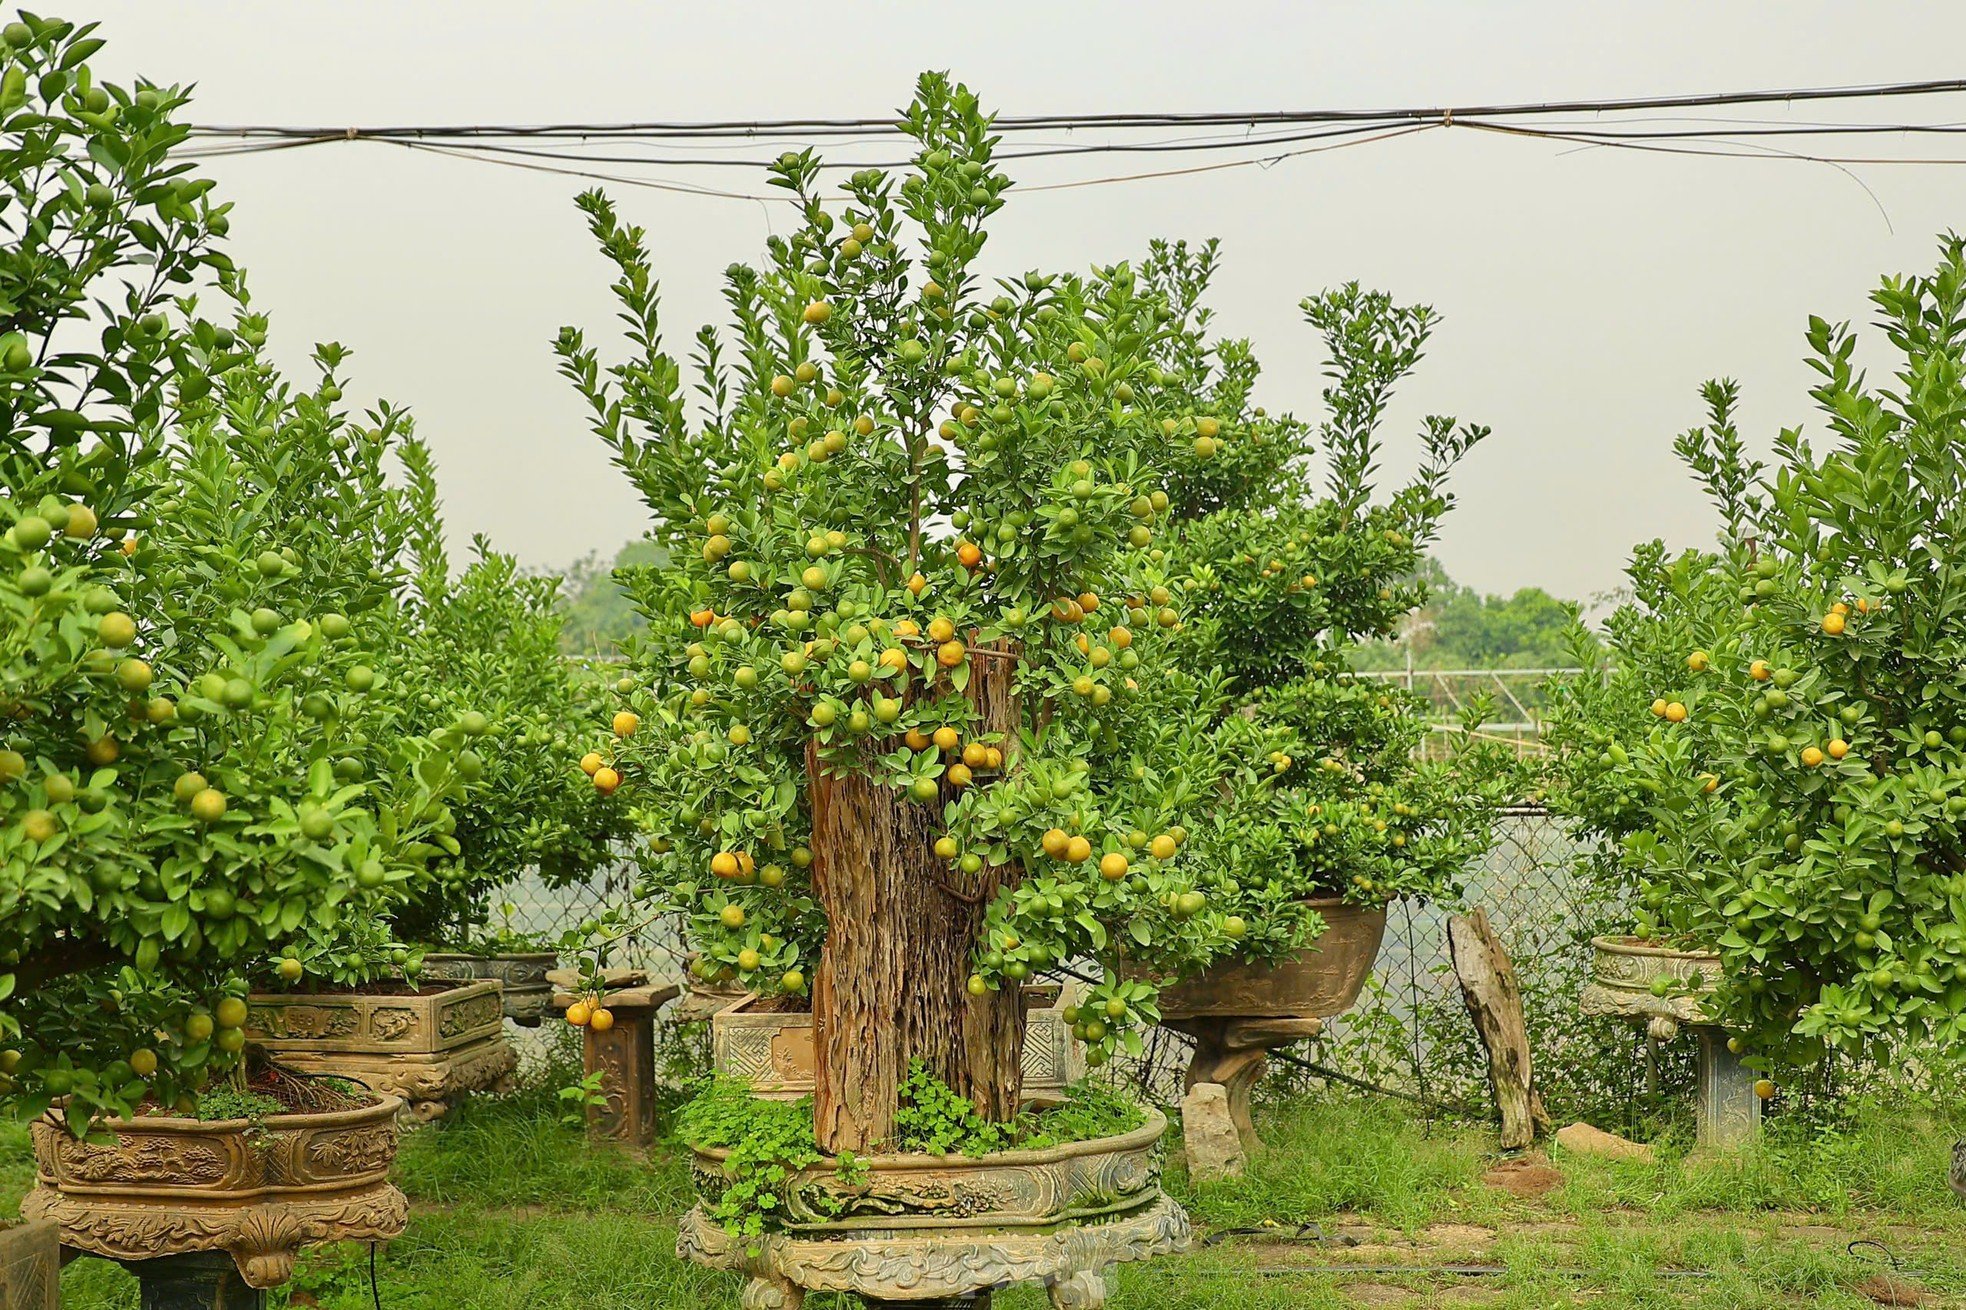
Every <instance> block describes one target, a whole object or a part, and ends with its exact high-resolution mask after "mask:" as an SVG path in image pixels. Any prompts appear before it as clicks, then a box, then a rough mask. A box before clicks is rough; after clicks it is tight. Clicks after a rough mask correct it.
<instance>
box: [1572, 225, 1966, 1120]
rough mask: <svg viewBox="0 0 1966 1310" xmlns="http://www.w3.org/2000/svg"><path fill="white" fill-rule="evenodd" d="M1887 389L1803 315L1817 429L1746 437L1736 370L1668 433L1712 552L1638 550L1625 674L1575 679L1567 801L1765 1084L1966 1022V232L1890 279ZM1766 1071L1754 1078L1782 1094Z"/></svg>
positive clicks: (1617, 636) (1957, 1030)
mask: <svg viewBox="0 0 1966 1310" xmlns="http://www.w3.org/2000/svg"><path fill="white" fill-rule="evenodd" d="M1872 301H1873V304H1874V305H1875V306H1876V309H1877V311H1878V321H1877V322H1878V328H1879V330H1880V332H1881V334H1882V336H1883V338H1884V340H1885V341H1886V342H1888V344H1889V345H1890V347H1891V349H1892V351H1893V352H1894V353H1895V355H1896V356H1897V357H1898V359H1899V361H1900V362H1899V363H1898V364H1897V366H1896V368H1895V369H1894V379H1895V383H1894V385H1893V386H1891V387H1889V388H1878V387H1875V386H1873V385H1872V384H1870V383H1869V382H1868V381H1867V380H1866V378H1865V377H1864V375H1863V374H1862V373H1860V372H1859V371H1858V370H1857V368H1856V366H1855V364H1854V362H1853V359H1852V356H1853V353H1854V350H1855V347H1856V343H1857V336H1856V334H1855V333H1853V332H1852V331H1851V330H1850V329H1849V328H1848V327H1843V326H1833V325H1832V324H1830V323H1829V322H1827V321H1825V320H1822V319H1812V320H1811V321H1810V324H1809V330H1808V344H1809V352H1810V354H1809V363H1810V366H1811V368H1812V369H1813V370H1814V371H1815V372H1816V374H1817V375H1818V378H1819V380H1818V383H1817V385H1816V387H1815V388H1814V389H1813V390H1812V392H1811V395H1812V397H1813V398H1814V399H1815V400H1816V402H1817V404H1818V406H1819V407H1820V408H1821V410H1822V412H1823V414H1824V416H1825V420H1826V424H1827V431H1826V432H1825V433H1824V434H1823V435H1822V436H1821V437H1820V438H1817V439H1815V440H1809V439H1805V438H1804V436H1803V434H1802V432H1801V430H1800V429H1789V430H1785V431H1783V432H1782V433H1781V434H1780V435H1779V436H1778V437H1777V439H1776V442H1775V454H1774V459H1773V462H1772V464H1764V463H1762V462H1761V461H1758V460H1755V459H1752V458H1750V456H1749V455H1748V453H1747V450H1746V447H1745V445H1744V443H1743V441H1742V440H1741V438H1740V436H1739V434H1738V432H1737V430H1736V427H1735V422H1734V407H1735V403H1736V389H1735V387H1734V386H1733V384H1731V383H1724V382H1717V383H1712V384H1709V385H1708V387H1707V389H1706V399H1707V402H1708V405H1709V409H1710V414H1709V421H1708V423H1707V424H1706V425H1705V426H1703V427H1701V428H1698V429H1695V430H1693V431H1692V432H1689V433H1687V434H1686V435H1685V436H1684V437H1682V438H1680V440H1679V443H1678V449H1679V452H1680V454H1681V456H1682V457H1683V458H1684V459H1685V461H1686V463H1687V465H1688V467H1689V468H1690V469H1691V471H1692V472H1693V474H1694V475H1695V477H1696V478H1697V479H1698V480H1699V482H1700V483H1701V485H1702V486H1703V487H1704V488H1705V490H1706V491H1707V493H1708V495H1709V496H1710V497H1711V499H1712V500H1713V502H1714V505H1715V507H1716V509H1717V510H1718V511H1719V514H1720V517H1721V520H1722V524H1723V528H1722V534H1721V541H1720V544H1719V546H1718V547H1717V548H1716V549H1713V550H1709V551H1691V552H1686V553H1684V554H1680V555H1676V556H1675V555H1672V554H1670V553H1669V552H1668V551H1667V550H1666V549H1665V548H1664V547H1663V545H1661V544H1659V543H1653V544H1651V545H1648V546H1644V547H1641V548H1639V550H1638V551H1637V552H1636V554H1635V555H1634V557H1633V560H1632V564H1631V566H1630V569H1629V575H1630V577H1631V581H1632V590H1633V600H1632V601H1631V603H1629V604H1628V605H1626V606H1625V607H1623V608H1622V609H1620V610H1619V611H1618V612H1617V613H1615V614H1614V615H1612V616H1611V618H1610V619H1609V621H1608V623H1607V625H1606V630H1607V633H1608V636H1609V639H1610V646H1611V654H1612V668H1611V671H1610V673H1609V675H1608V676H1607V677H1606V678H1604V679H1602V680H1600V679H1597V678H1580V679H1578V680H1576V681H1574V682H1573V683H1571V684H1570V685H1569V686H1567V687H1565V688H1564V689H1563V695H1562V698H1561V700H1560V702H1559V706H1558V712H1557V713H1556V714H1555V715H1553V722H1552V730H1553V731H1552V740H1554V741H1556V742H1557V743H1558V744H1560V745H1561V746H1562V747H1563V751H1562V754H1561V756H1560V759H1559V764H1558V773H1557V776H1556V778H1555V779H1554V782H1555V784H1556V785H1555V786H1554V787H1553V789H1552V795H1553V797H1554V798H1555V799H1556V800H1557V801H1558V802H1559V803H1561V804H1562V805H1563V806H1564V808H1565V809H1566V810H1567V811H1568V812H1569V813H1571V814H1572V815H1573V816H1574V817H1575V818H1576V820H1577V822H1578V823H1579V825H1580V827H1581V829H1582V831H1584V832H1585V833H1587V834H1589V835H1591V836H1593V837H1596V838H1599V839H1601V840H1602V842H1603V843H1604V845H1603V852H1604V853H1603V857H1602V858H1601V859H1600V860H1599V861H1598V862H1597V863H1596V865H1595V868H1596V869H1597V871H1598V873H1599V875H1600V876H1601V877H1603V878H1605V879H1606V880H1608V881H1609V882H1610V883H1612V884H1613V885H1614V886H1616V887H1618V888H1620V889H1622V890H1624V891H1626V892H1627V893H1628V894H1629V896H1630V897H1631V899H1632V902H1633V909H1634V917H1635V926H1636V930H1637V934H1638V936H1639V937H1640V938H1642V939H1644V940H1645V941H1647V942H1651V943H1657V944H1660V945H1668V946H1683V947H1690V948H1694V949H1698V950H1702V951H1706V952H1711V953H1713V954H1716V955H1717V956H1718V957H1719V961H1720V967H1719V970H1718V973H1719V976H1718V977H1717V978H1710V979H1702V980H1701V983H1702V985H1703V991H1704V993H1705V994H1703V995H1702V996H1701V998H1700V1005H1701V1006H1702V1008H1703V1010H1704V1011H1705V1012H1706V1013H1707V1014H1708V1015H1710V1016H1711V1019H1712V1021H1713V1022H1715V1023H1717V1024H1719V1025H1721V1026H1722V1027H1724V1028H1725V1029H1727V1030H1728V1031H1729V1032H1731V1033H1732V1034H1734V1044H1735V1045H1736V1046H1737V1047H1738V1048H1740V1049H1742V1050H1744V1051H1745V1052H1746V1054H1747V1055H1748V1056H1749V1057H1750V1059H1751V1060H1753V1061H1754V1062H1755V1063H1757V1064H1758V1065H1760V1066H1761V1067H1763V1068H1764V1069H1765V1070H1766V1071H1767V1072H1768V1073H1769V1074H1770V1076H1771V1079H1779V1077H1780V1071H1782V1070H1784V1069H1789V1070H1793V1069H1796V1068H1799V1067H1803V1066H1809V1065H1813V1064H1815V1063H1817V1062H1818V1061H1820V1060H1821V1059H1822V1057H1823V1056H1824V1055H1825V1053H1826V1052H1828V1053H1836V1054H1841V1055H1851V1056H1854V1055H1861V1054H1864V1053H1867V1052H1873V1053H1874V1052H1875V1051H1876V1050H1877V1049H1878V1048H1879V1046H1880V1044H1885V1043H1891V1042H1895V1041H1899V1040H1903V1039H1907V1038H1909V1039H1917V1040H1936V1041H1940V1042H1956V1041H1957V1040H1958V1039H1959V1037H1960V1034H1961V1030H1962V1029H1961V1025H1962V1022H1966V1021H1962V1018H1961V1015H1962V1012H1966V932H1962V930H1961V927H1960V925H1961V923H1962V922H1966V870H1962V866H1961V861H1960V857H1959V850H1960V829H1961V823H1962V820H1966V716H1962V714H1961V712H1960V711H1959V709H1958V707H1957V705H1956V704H1955V701H1956V699H1957V698H1956V697H1955V696H1954V695H1953V693H1952V692H1951V691H1950V690H1948V689H1949V688H1950V687H1951V685H1952V683H1953V681H1954V674H1955V672H1956V669H1957V665H1958V652H1959V650H1960V648H1961V641H1962V636H1961V633H1960V631H1959V628H1960V622H1961V620H1960V619H1959V617H1958V616H1959V613H1960V611H1961V604H1960V601H1959V599H1958V594H1959V592H1960V588H1961V585H1962V584H1961V582H1960V580H1959V579H1958V578H1957V576H1956V570H1955V568H1954V561H1955V560H1956V559H1957V557H1958V555H1959V553H1960V546H1959V544H1958V542H1957V541H1956V540H1955V537H1956V535H1957V533H1958V532H1959V528H1960V525H1959V515H1958V512H1957V502H1958V501H1959V498H1960V479H1961V476H1962V474H1961V466H1960V464H1959V461H1958V459H1957V440H1958V422H1957V419H1956V415H1957V413H1958V410H1959V406H1960V400H1961V383H1960V371H1961V362H1962V357H1966V344H1962V340H1961V336H1960V332H1959V328H1958V324H1959V322H1960V320H1961V314H1962V306H1963V305H1966V247H1962V243H1961V242H1960V240H1959V239H1957V238H1951V237H1949V238H1947V239H1946V240H1945V241H1944V242H1943V243H1942V246H1941V252H1940V263H1939V265H1938V267H1937V268H1936V269H1935V270H1934V271H1933V272H1932V273H1931V274H1929V275H1927V276H1920V277H1905V278H1891V279H1887V280H1886V281H1885V282H1884V284H1883V285H1882V287H1881V288H1880V289H1879V290H1878V291H1877V292H1876V293H1875V294H1874V295H1873V296H1872ZM1773 1086H1774V1082H1773V1081H1769V1082H1766V1083H1764V1085H1763V1088H1762V1090H1763V1091H1764V1092H1768V1091H1771V1090H1772V1089H1773Z"/></svg>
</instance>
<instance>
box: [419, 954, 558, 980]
mask: <svg viewBox="0 0 1966 1310" xmlns="http://www.w3.org/2000/svg"><path fill="white" fill-rule="evenodd" d="M423 958H424V959H426V960H557V959H559V958H560V953H559V952H558V951H425V952H424V953H423ZM439 981H441V980H439ZM457 981H462V980H457Z"/></svg>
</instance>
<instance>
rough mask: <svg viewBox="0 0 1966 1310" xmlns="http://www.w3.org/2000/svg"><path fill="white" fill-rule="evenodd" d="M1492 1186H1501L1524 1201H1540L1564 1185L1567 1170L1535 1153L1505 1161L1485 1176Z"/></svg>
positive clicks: (1484, 1179)
mask: <svg viewBox="0 0 1966 1310" xmlns="http://www.w3.org/2000/svg"><path fill="white" fill-rule="evenodd" d="M1481 1181H1482V1182H1484V1183H1487V1184H1488V1185H1489V1186H1490V1187H1497V1188H1500V1189H1501V1190H1502V1191H1504V1192H1507V1193H1508V1194H1509V1195H1510V1196H1513V1197H1515V1198H1517V1199H1518V1200H1522V1201H1540V1200H1541V1199H1542V1198H1543V1197H1545V1196H1548V1195H1549V1194H1550V1193H1551V1192H1553V1191H1555V1190H1556V1189H1557V1188H1559V1187H1561V1186H1563V1173H1562V1171H1561V1170H1559V1169H1556V1168H1553V1167H1552V1166H1551V1165H1550V1164H1549V1162H1548V1161H1546V1160H1542V1159H1539V1158H1537V1157H1535V1156H1523V1157H1522V1158H1521V1159H1517V1160H1504V1161H1502V1162H1501V1163H1500V1164H1498V1165H1496V1166H1495V1167H1494V1168H1492V1169H1490V1170H1489V1171H1488V1172H1487V1173H1484V1174H1483V1175H1482V1176H1481Z"/></svg>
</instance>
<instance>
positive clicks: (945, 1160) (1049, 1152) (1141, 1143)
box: [690, 1106, 1167, 1173]
mask: <svg viewBox="0 0 1966 1310" xmlns="http://www.w3.org/2000/svg"><path fill="white" fill-rule="evenodd" d="M1141 1108H1142V1110H1143V1112H1144V1113H1145V1114H1146V1116H1147V1121H1146V1122H1145V1123H1143V1124H1141V1125H1140V1126H1139V1127H1138V1128H1135V1129H1133V1130H1132V1131H1131V1132H1125V1133H1120V1134H1118V1135H1117V1136H1113V1137H1091V1138H1087V1139H1086V1140H1085V1141H1082V1142H1060V1143H1059V1144H1058V1145H1056V1146H1048V1147H1045V1148H1044V1149H1042V1150H1016V1151H993V1152H991V1153H990V1154H989V1155H981V1156H971V1155H963V1154H961V1153H957V1154H955V1155H931V1154H930V1153H928V1152H927V1151H910V1152H906V1153H893V1154H887V1155H856V1156H854V1164H855V1165H856V1167H859V1166H864V1167H866V1168H867V1169H870V1170H879V1171H882V1172H887V1173H900V1172H907V1171H911V1170H916V1169H947V1168H948V1167H949V1166H950V1165H951V1164H952V1163H954V1164H967V1165H972V1166H974V1167H976V1168H978V1169H991V1168H1004V1167H1015V1166H1018V1165H1036V1164H1054V1163H1056V1162H1057V1161H1060V1160H1071V1159H1076V1158H1078V1157H1079V1156H1082V1155H1116V1154H1118V1153H1120V1152H1123V1151H1137V1150H1140V1149H1142V1148H1143V1147H1148V1146H1152V1145H1153V1144H1154V1143H1155V1142H1157V1141H1159V1140H1160V1138H1161V1135H1162V1134H1163V1133H1165V1132H1166V1131H1167V1116H1166V1115H1164V1114H1162V1113H1161V1112H1160V1111H1159V1110H1156V1109H1154V1108H1153V1107H1151V1106H1143V1107H1141ZM690 1151H691V1153H692V1154H694V1155H696V1156H697V1157H698V1158H699V1159H704V1160H714V1161H716V1162H717V1163H718V1164H719V1165H721V1164H723V1162H724V1161H726V1160H728V1159H729V1158H730V1151H729V1150H728V1149H727V1148H725V1147H721V1146H716V1147H696V1146H692V1147H690ZM838 1163H839V1157H838V1156H833V1155H822V1156H820V1158H819V1159H818V1160H817V1161H815V1162H814V1163H812V1164H810V1165H807V1166H806V1167H805V1169H804V1170H801V1171H800V1172H808V1171H811V1170H831V1169H834V1168H836V1167H837V1166H838Z"/></svg>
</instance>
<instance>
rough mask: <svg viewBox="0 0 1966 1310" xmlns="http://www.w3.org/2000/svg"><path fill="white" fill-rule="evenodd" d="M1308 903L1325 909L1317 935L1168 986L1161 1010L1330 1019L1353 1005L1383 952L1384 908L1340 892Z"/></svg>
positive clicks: (1168, 1016)
mask: <svg viewBox="0 0 1966 1310" xmlns="http://www.w3.org/2000/svg"><path fill="white" fill-rule="evenodd" d="M1309 905H1310V907H1311V908H1312V909H1314V910H1316V911H1317V912H1318V913H1319V914H1320V915H1322V916H1324V922H1325V930H1324V932H1323V933H1321V934H1320V935H1319V936H1318V939H1317V940H1316V941H1314V942H1312V943H1311V944H1310V945H1309V946H1307V947H1305V948H1304V949H1303V950H1301V951H1298V952H1297V953H1296V954H1295V955H1293V956H1291V957H1290V958H1289V959H1287V960H1284V961H1281V962H1280V963H1277V964H1258V963H1236V962H1229V963H1224V964H1218V965H1215V966H1214V967H1212V968H1209V969H1204V970H1203V971H1202V972H1200V973H1198V974H1196V975H1195V976H1194V977H1192V978H1187V979H1184V980H1182V981H1180V982H1177V983H1175V984H1174V985H1173V986H1171V987H1167V988H1164V989H1163V990H1162V991H1161V994H1160V1011H1161V1018H1162V1019H1163V1020H1167V1021H1170V1022H1173V1021H1178V1020H1182V1019H1194V1018H1212V1017H1218V1016H1219V1017H1225V1018H1226V1017H1234V1018H1247V1019H1328V1018H1330V1017H1331V1016H1332V1015H1335V1014H1343V1013H1344V1012H1345V1011H1346V1010H1349V1009H1350V1008H1351V1007H1352V1004H1353V1002H1355V1001H1357V1000H1358V994H1359V991H1360V989H1361V988H1363V987H1364V986H1365V980H1366V979H1367V978H1368V977H1370V976H1371V973H1372V965H1373V962H1374V961H1375V960H1377V959H1378V958H1379V944H1380V942H1381V941H1382V940H1383V939H1384V938H1385V935H1386V912H1385V910H1384V909H1371V908H1367V907H1365V906H1360V905H1348V904H1346V903H1345V902H1344V901H1342V900H1340V899H1339V898H1337V897H1335V896H1334V897H1323V898H1319V899H1315V900H1312V901H1310V902H1309ZM1129 972H1131V973H1133V974H1135V976H1139V975H1142V974H1145V973H1146V972H1147V971H1146V970H1144V969H1141V968H1140V967H1139V966H1134V967H1133V968H1132V969H1130V970H1129Z"/></svg>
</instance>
